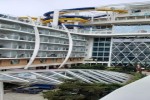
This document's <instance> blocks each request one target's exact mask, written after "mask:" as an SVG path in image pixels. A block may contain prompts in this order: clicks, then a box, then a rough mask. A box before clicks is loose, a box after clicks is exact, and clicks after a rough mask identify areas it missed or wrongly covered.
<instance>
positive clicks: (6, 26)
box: [0, 23, 34, 33]
mask: <svg viewBox="0 0 150 100" xmlns="http://www.w3.org/2000/svg"><path fill="white" fill-rule="evenodd" d="M0 28H4V29H13V30H19V31H24V32H29V33H34V29H33V28H32V27H25V26H20V25H18V24H4V23H0Z"/></svg>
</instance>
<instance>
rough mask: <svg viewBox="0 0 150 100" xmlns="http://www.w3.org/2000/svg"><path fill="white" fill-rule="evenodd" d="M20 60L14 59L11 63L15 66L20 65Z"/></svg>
mask: <svg viewBox="0 0 150 100" xmlns="http://www.w3.org/2000/svg"><path fill="white" fill-rule="evenodd" d="M19 62H20V60H18V59H14V60H11V61H10V63H11V64H12V65H13V64H19Z"/></svg>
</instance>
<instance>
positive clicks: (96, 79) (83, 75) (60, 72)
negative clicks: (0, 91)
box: [0, 69, 129, 84]
mask: <svg viewBox="0 0 150 100" xmlns="http://www.w3.org/2000/svg"><path fill="white" fill-rule="evenodd" d="M64 79H78V80H80V81H83V82H85V83H119V84H122V83H124V82H126V81H127V80H128V79H129V76H128V75H127V74H124V73H118V72H111V71H103V70H91V69H90V70H88V69H52V70H20V71H10V72H9V71H7V72H1V73H0V81H3V82H15V81H16V82H28V83H29V84H32V83H34V84H35V83H42V84H60V83H62V82H63V80H64Z"/></svg>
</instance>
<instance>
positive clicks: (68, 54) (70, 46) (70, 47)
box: [59, 24, 73, 68]
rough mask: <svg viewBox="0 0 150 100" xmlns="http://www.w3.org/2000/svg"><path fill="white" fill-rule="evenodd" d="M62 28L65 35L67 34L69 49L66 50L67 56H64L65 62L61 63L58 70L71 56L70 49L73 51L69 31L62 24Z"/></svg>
mask: <svg viewBox="0 0 150 100" xmlns="http://www.w3.org/2000/svg"><path fill="white" fill-rule="evenodd" d="M62 26H63V28H64V29H65V31H67V34H68V38H69V49H68V53H67V56H66V58H65V60H64V61H63V62H62V63H61V65H60V66H59V68H61V67H62V66H64V64H65V63H66V62H67V61H68V59H69V57H70V55H71V52H72V49H73V40H72V37H71V34H70V32H69V30H68V29H67V28H66V26H65V25H64V24H62Z"/></svg>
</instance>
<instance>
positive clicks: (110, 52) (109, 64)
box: [108, 37, 113, 67]
mask: <svg viewBox="0 0 150 100" xmlns="http://www.w3.org/2000/svg"><path fill="white" fill-rule="evenodd" d="M112 45H113V37H112V38H111V43H110V51H109V62H108V67H110V66H111V55H112Z"/></svg>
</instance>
